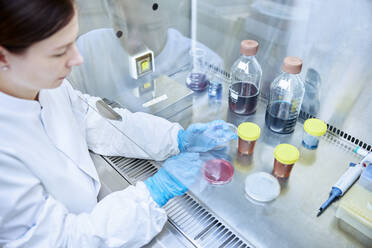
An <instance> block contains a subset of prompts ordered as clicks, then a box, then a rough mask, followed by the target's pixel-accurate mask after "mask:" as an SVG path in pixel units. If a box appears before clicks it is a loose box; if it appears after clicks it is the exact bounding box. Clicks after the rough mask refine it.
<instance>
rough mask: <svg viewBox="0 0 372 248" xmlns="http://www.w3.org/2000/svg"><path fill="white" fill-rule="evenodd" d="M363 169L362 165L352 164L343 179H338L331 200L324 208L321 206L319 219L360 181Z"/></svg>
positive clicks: (329, 199) (333, 187)
mask: <svg viewBox="0 0 372 248" xmlns="http://www.w3.org/2000/svg"><path fill="white" fill-rule="evenodd" d="M363 168H364V167H363V165H362V164H354V163H350V166H349V169H347V171H346V172H345V173H344V174H343V175H342V176H341V178H340V179H338V181H337V182H336V184H335V185H333V186H332V190H331V193H330V195H329V198H328V200H327V201H326V202H324V203H323V205H322V206H320V208H319V212H318V214H317V215H316V216H317V217H319V216H320V215H321V214H322V213H323V212H324V211H325V210H326V209H327V207H328V206H329V205H331V204H332V202H334V201H335V200H336V199H338V198H339V197H341V196H342V195H343V194H344V193H345V192H346V191H347V190H348V189H349V188H350V186H351V185H352V184H353V183H354V182H355V181H356V180H357V179H358V177H359V176H360V174H362V171H363Z"/></svg>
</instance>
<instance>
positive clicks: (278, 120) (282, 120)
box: [265, 57, 305, 134]
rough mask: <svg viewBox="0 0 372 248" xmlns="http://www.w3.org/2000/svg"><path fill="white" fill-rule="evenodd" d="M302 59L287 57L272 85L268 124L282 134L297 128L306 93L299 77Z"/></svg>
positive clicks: (267, 112) (267, 115)
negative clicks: (280, 72) (281, 70)
mask: <svg viewBox="0 0 372 248" xmlns="http://www.w3.org/2000/svg"><path fill="white" fill-rule="evenodd" d="M301 68H302V61H301V60H300V59H299V58H296V57H286V58H285V59H284V61H283V66H282V69H283V72H282V74H280V75H279V76H278V77H277V78H275V79H274V81H273V82H272V84H271V86H270V99H269V104H268V105H267V108H266V115H265V123H266V126H267V127H268V128H269V129H270V130H272V131H274V132H276V133H281V134H288V133H292V132H293V131H294V129H295V126H296V122H297V118H298V115H299V113H300V110H301V104H302V100H303V97H304V93H305V87H304V84H303V82H302V80H301V78H300V77H299V75H298V74H299V73H300V72H301Z"/></svg>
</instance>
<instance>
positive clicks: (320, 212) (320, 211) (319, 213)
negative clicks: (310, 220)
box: [316, 209, 323, 217]
mask: <svg viewBox="0 0 372 248" xmlns="http://www.w3.org/2000/svg"><path fill="white" fill-rule="evenodd" d="M322 213H323V211H322V210H321V209H319V212H318V214H317V215H316V217H319V216H320V215H321V214H322Z"/></svg>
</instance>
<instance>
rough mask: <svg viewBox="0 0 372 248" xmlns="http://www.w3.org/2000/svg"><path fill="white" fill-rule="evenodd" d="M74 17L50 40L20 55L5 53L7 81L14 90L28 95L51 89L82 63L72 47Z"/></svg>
mask: <svg viewBox="0 0 372 248" xmlns="http://www.w3.org/2000/svg"><path fill="white" fill-rule="evenodd" d="M77 34H78V20H77V14H76V13H75V16H74V17H73V18H72V19H71V21H70V23H69V24H68V25H66V26H65V27H64V28H62V29H61V30H59V31H58V32H57V33H55V34H54V35H52V36H51V37H49V38H47V39H45V40H42V41H39V42H37V43H35V44H33V45H32V46H31V47H29V48H28V49H27V50H26V52H25V53H23V54H21V55H17V54H12V53H8V54H7V56H6V59H7V62H8V65H9V70H8V71H7V73H9V75H8V78H9V79H10V80H11V82H12V83H13V84H17V86H18V87H17V88H19V87H20V88H23V89H25V90H28V91H37V92H38V91H39V90H41V89H52V88H56V87H58V86H60V85H61V83H62V81H63V79H64V78H65V77H66V76H67V75H68V74H69V73H70V71H71V67H72V66H76V65H80V64H82V63H83V58H82V57H81V55H80V53H79V51H78V50H77V48H76V46H75V40H76V37H77Z"/></svg>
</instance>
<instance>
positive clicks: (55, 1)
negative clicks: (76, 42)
mask: <svg viewBox="0 0 372 248" xmlns="http://www.w3.org/2000/svg"><path fill="white" fill-rule="evenodd" d="M74 2H75V1H74V0H10V1H9V0H0V46H3V47H5V48H6V49H7V50H8V51H10V52H12V53H17V54H21V53H23V52H24V51H25V50H26V49H27V48H28V47H30V46H31V45H32V44H34V43H36V42H38V41H41V40H44V39H46V38H48V37H50V36H52V35H53V34H55V33H56V32H58V31H59V30H60V29H62V28H63V27H65V26H66V25H67V24H68V23H69V22H70V21H71V19H72V17H73V16H74V13H75V4H74Z"/></svg>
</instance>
